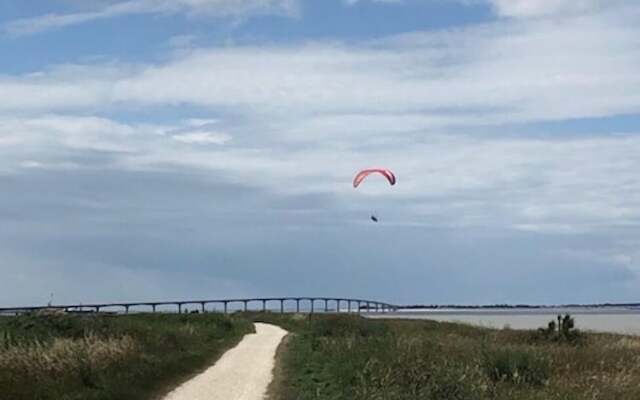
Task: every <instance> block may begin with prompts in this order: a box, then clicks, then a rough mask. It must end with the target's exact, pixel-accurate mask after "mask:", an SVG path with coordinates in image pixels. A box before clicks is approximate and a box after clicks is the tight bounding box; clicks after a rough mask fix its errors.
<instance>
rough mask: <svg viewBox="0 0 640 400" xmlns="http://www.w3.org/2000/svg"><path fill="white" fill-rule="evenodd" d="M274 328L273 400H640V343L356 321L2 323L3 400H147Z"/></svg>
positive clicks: (570, 327) (197, 317)
mask: <svg viewBox="0 0 640 400" xmlns="http://www.w3.org/2000/svg"><path fill="white" fill-rule="evenodd" d="M250 321H263V322H270V323H274V324H277V325H280V326H282V327H284V328H285V329H287V330H289V331H290V332H292V334H291V335H289V336H288V338H287V340H286V342H285V344H284V345H283V346H281V348H280V349H279V352H278V363H277V366H276V377H275V380H274V382H273V384H272V386H271V388H270V397H269V398H270V399H272V400H307V399H314V400H323V399H326V400H329V399H331V400H340V399H345V400H346V399H349V400H351V399H354V400H365V399H366V400H383V399H384V400H400V399H402V400H411V399H421V400H430V399H431V400H489V399H491V400H494V399H495V400H513V399H522V400H578V399H598V400H614V399H615V400H627V399H628V400H631V399H633V400H636V399H639V398H640V338H635V337H629V336H621V335H607V334H592V333H589V334H585V333H581V332H579V331H577V330H576V329H575V323H574V321H573V318H571V317H570V316H564V317H560V318H559V319H558V321H557V322H556V321H552V322H551V323H549V325H548V326H547V327H545V328H541V329H539V330H537V331H514V330H510V329H503V330H492V329H485V328H475V327H471V326H467V325H460V324H453V323H442V322H435V321H415V320H414V321H408V320H370V319H364V318H360V317H358V316H355V315H321V314H316V315H302V314H295V315H292V314H285V315H280V314H272V313H243V314H236V315H235V316H223V315H220V314H182V315H176V314H134V315H120V316H115V315H103V314H101V315H68V314H52V315H35V314H34V315H26V316H20V317H3V318H0V399H1V400H5V399H11V400H22V399H29V400H33V399H36V400H37V399H43V400H46V399H63V400H73V399H83V400H84V399H89V400H92V399H127V400H129V399H131V400H136V399H151V398H156V397H157V396H158V395H159V394H162V393H164V392H166V391H167V389H168V388H170V387H173V386H175V385H176V384H177V383H179V382H180V381H182V380H184V379H186V378H187V377H188V376H189V375H190V374H193V373H194V372H196V371H198V370H200V369H202V368H204V367H205V366H207V365H209V364H210V363H211V362H212V361H213V360H215V358H217V357H218V356H219V355H220V354H221V353H222V351H224V350H225V349H226V348H228V347H230V346H231V345H233V344H235V343H236V342H237V341H238V340H239V339H240V338H241V337H242V336H243V335H244V334H245V333H248V332H250V331H251V330H252V328H251V324H250Z"/></svg>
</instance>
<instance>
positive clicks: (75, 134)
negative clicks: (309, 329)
mask: <svg viewBox="0 0 640 400" xmlns="http://www.w3.org/2000/svg"><path fill="white" fill-rule="evenodd" d="M639 18H640V5H639V4H638V3H637V2H636V1H633V0H628V1H619V0H82V1H81V0H47V1H38V2H35V1H29V2H21V1H5V2H2V3H1V4H0V54H1V56H0V96H1V101H0V273H1V275H2V277H1V279H0V304H1V305H4V306H10V305H24V304H41V303H45V302H47V301H48V300H49V298H50V295H51V293H53V295H54V302H57V303H62V302H93V301H137V300H155V299H158V300H166V299H177V298H180V299H186V298H202V297H205V298H220V297H236V296H271V295H320V296H322V295H339V296H351V297H367V298H374V299H380V300H386V301H390V302H398V303H475V304H478V303H497V302H500V303H502V302H509V303H519V302H529V303H565V302H601V301H640V294H639V293H640V175H639V174H638V173H639V171H640V135H639V133H640V74H639V73H638V71H639V70H638V66H639V65H640V25H639V24H638V23H637V21H638V20H639ZM368 166H386V167H389V168H391V169H393V170H394V171H395V172H396V174H397V176H398V184H397V185H396V186H394V187H390V186H389V185H387V184H386V183H385V181H384V180H383V179H382V178H380V177H372V178H371V179H369V180H367V181H366V182H365V183H364V184H363V185H362V186H361V187H360V188H358V189H357V190H353V188H352V187H351V179H352V177H353V175H354V174H355V172H356V171H357V170H358V169H360V168H364V167H368ZM372 213H375V214H376V215H377V216H378V217H379V219H380V223H378V224H375V223H373V222H371V221H370V220H369V216H370V215H371V214H372Z"/></svg>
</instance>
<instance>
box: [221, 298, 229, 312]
mask: <svg viewBox="0 0 640 400" xmlns="http://www.w3.org/2000/svg"><path fill="white" fill-rule="evenodd" d="M222 304H224V313H225V314H226V313H227V304H229V302H228V301H223V302H222Z"/></svg>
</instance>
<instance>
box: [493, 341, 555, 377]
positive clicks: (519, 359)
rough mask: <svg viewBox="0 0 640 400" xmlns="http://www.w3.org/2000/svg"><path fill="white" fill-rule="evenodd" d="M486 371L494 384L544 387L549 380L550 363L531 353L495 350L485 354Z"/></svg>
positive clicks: (514, 350)
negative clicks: (507, 383) (504, 383)
mask: <svg viewBox="0 0 640 400" xmlns="http://www.w3.org/2000/svg"><path fill="white" fill-rule="evenodd" d="M484 370H485V372H486V374H487V376H488V377H489V378H490V379H491V380H492V381H493V382H510V383H514V384H529V385H544V384H546V382H547V381H548V380H549V377H550V374H551V367H550V363H549V361H548V360H547V359H546V358H544V357H542V356H540V355H538V354H536V353H534V352H531V351H525V350H516V349H501V350H494V351H492V352H489V353H486V354H485V360H484Z"/></svg>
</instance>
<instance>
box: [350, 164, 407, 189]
mask: <svg viewBox="0 0 640 400" xmlns="http://www.w3.org/2000/svg"><path fill="white" fill-rule="evenodd" d="M374 173H377V174H381V175H382V176H384V177H385V178H387V180H388V181H389V183H390V184H391V185H392V186H393V185H395V184H396V176H395V174H394V173H393V172H391V170H390V169H387V168H369V169H363V170H362V171H360V172H358V174H356V177H355V178H353V187H354V188H357V187H358V186H360V184H361V183H362V181H364V179H365V178H366V177H367V176H369V175H371V174H374Z"/></svg>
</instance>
